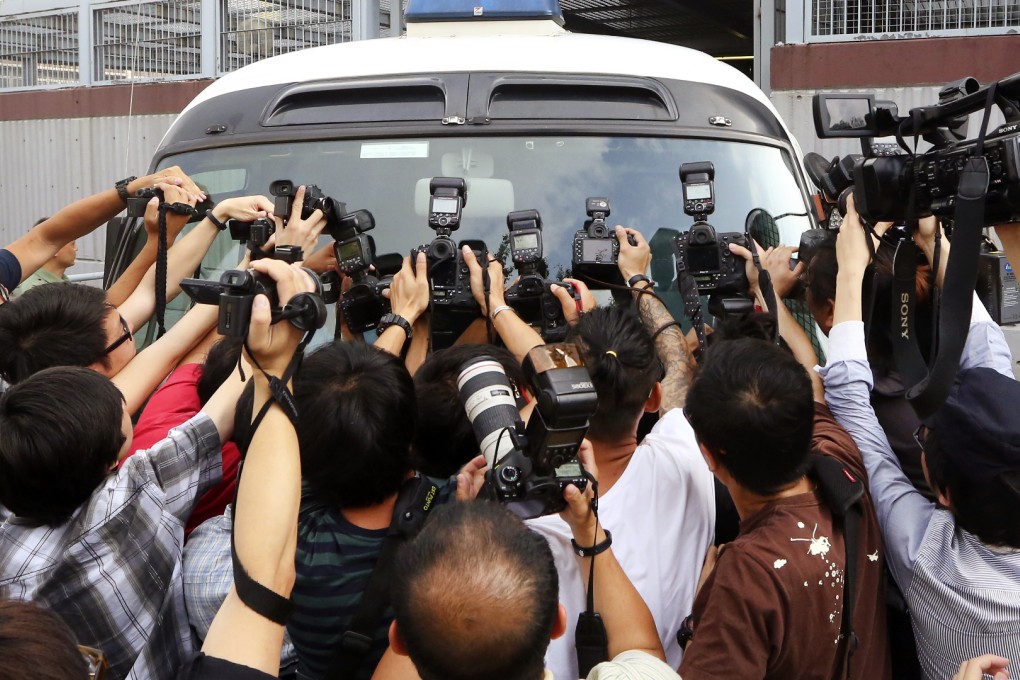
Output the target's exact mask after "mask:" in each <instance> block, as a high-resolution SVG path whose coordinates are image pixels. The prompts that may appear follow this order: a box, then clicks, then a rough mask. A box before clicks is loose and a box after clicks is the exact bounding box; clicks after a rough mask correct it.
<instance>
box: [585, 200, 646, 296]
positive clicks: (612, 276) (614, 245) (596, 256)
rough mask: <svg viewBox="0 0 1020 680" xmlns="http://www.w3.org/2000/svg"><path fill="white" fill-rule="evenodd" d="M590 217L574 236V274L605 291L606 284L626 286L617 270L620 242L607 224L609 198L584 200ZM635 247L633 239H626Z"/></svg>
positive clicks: (631, 237) (595, 287)
mask: <svg viewBox="0 0 1020 680" xmlns="http://www.w3.org/2000/svg"><path fill="white" fill-rule="evenodd" d="M584 211H585V213H587V215H588V219H587V220H586V221H585V223H584V226H583V227H581V229H579V230H578V231H577V233H575V234H574V243H573V246H572V247H571V253H572V258H571V273H572V274H573V275H574V276H575V277H578V278H584V279H586V280H587V282H588V287H589V288H593V289H597V288H605V287H606V286H605V285H604V284H607V283H608V284H611V285H617V286H620V285H623V275H622V274H621V273H620V270H619V268H618V267H617V261H618V260H619V257H620V242H619V241H618V240H616V229H615V228H613V227H610V226H608V225H607V224H606V218H607V217H609V214H610V212H611V211H612V208H611V206H610V204H609V199H608V198H600V197H590V198H587V199H585V201H584ZM627 240H628V242H629V243H630V244H631V245H632V246H636V245H637V241H635V240H634V237H633V236H630V235H628V236H627Z"/></svg>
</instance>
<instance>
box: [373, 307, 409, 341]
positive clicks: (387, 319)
mask: <svg viewBox="0 0 1020 680" xmlns="http://www.w3.org/2000/svg"><path fill="white" fill-rule="evenodd" d="M390 326H400V328H401V329H402V330H403V331H404V333H406V334H407V338H408V339H410V338H411V322H409V321H408V320H407V319H405V318H404V317H402V316H400V315H399V314H393V313H392V312H391V313H389V314H383V316H382V318H381V319H379V325H378V326H376V332H377V333H378V334H379V335H382V333H383V332H384V331H385V330H386V329H387V328H389V327H390Z"/></svg>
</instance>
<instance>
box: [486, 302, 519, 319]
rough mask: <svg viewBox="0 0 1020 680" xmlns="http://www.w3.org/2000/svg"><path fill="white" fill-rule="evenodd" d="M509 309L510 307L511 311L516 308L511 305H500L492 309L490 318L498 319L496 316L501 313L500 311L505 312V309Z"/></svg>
mask: <svg viewBox="0 0 1020 680" xmlns="http://www.w3.org/2000/svg"><path fill="white" fill-rule="evenodd" d="M508 309H509V310H510V311H511V312H512V311H513V310H514V308H513V307H511V306H510V305H500V306H499V307H496V308H495V309H494V310H492V314H491V315H490V316H489V318H490V319H492V320H493V321H495V320H496V316H497V315H498V314H499V313H500V312H505V311H506V310H508Z"/></svg>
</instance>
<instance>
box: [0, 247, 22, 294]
mask: <svg viewBox="0 0 1020 680" xmlns="http://www.w3.org/2000/svg"><path fill="white" fill-rule="evenodd" d="M19 283H21V263H20V262H18V258H16V257H14V253H12V252H11V251H9V250H7V249H6V248H3V249H0V286H3V287H4V288H6V289H7V291H8V292H10V291H13V290H14V289H15V288H17V287H18V284H19Z"/></svg>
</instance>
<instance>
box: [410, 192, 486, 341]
mask: <svg viewBox="0 0 1020 680" xmlns="http://www.w3.org/2000/svg"><path fill="white" fill-rule="evenodd" d="M429 192H430V197H429V215H428V225H429V227H430V228H431V229H433V230H434V231H435V232H436V237H435V238H434V239H432V242H431V243H428V244H424V245H421V246H418V247H417V248H414V249H412V250H411V262H414V261H415V260H416V259H417V257H418V253H425V261H426V263H427V265H428V278H429V288H430V290H431V295H430V299H429V309H430V311H431V314H432V318H431V320H430V325H431V336H432V347H433V349H443V348H445V347H449V346H451V345H452V344H453V343H454V341H455V340H456V339H457V338H458V337H460V334H461V333H463V332H464V330H466V329H467V327H468V326H469V325H470V324H471V322H472V321H474V320H475V319H476V318H478V303H477V302H476V301H475V298H474V295H473V294H472V293H471V273H470V271H469V270H468V268H467V264H466V263H465V262H464V256H463V254H462V253H461V251H460V248H459V247H458V246H457V243H456V242H455V241H454V240H453V239H452V238H451V237H450V234H451V233H452V232H454V231H456V230H457V229H458V228H460V221H461V216H462V211H463V209H464V206H465V205H467V183H466V182H465V181H464V180H463V178H460V177H433V178H432V181H431V182H429ZM460 245H461V246H465V245H467V246H469V247H470V248H471V250H472V251H473V252H474V254H475V258H476V259H477V260H478V262H479V263H480V264H481V265H482V267H485V263H486V260H487V259H488V252H489V251H488V248H487V247H486V246H485V243H484V242H482V241H477V240H465V241H462V242H461V243H460Z"/></svg>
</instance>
